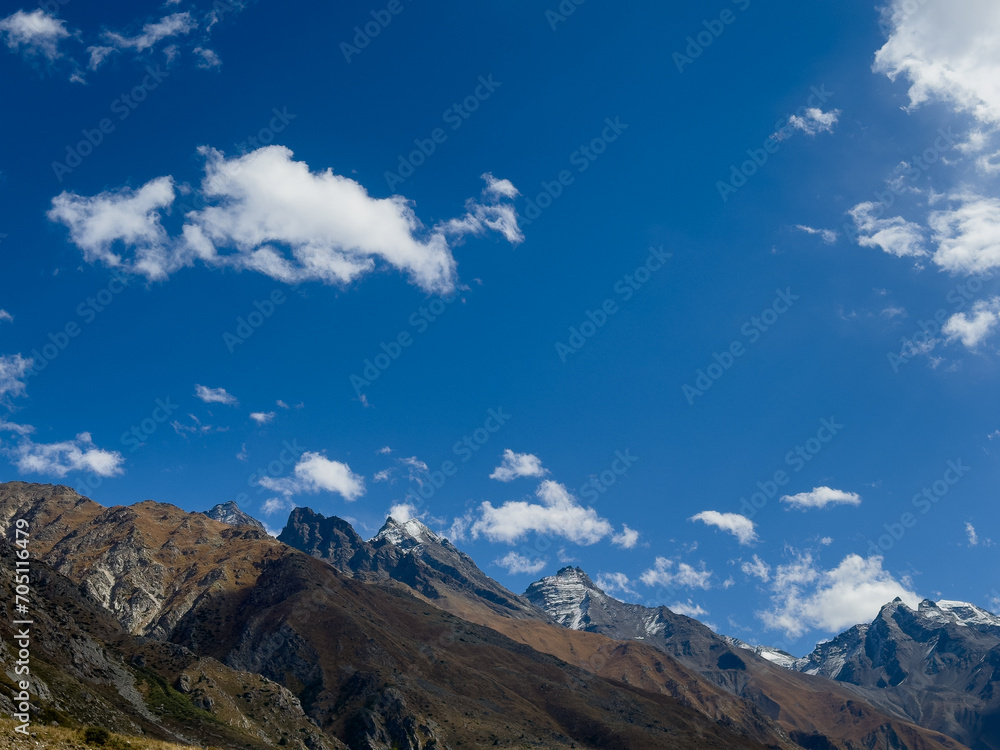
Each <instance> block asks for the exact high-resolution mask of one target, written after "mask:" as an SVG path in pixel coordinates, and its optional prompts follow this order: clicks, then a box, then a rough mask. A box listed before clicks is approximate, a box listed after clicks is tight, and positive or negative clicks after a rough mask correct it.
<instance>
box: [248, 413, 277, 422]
mask: <svg viewBox="0 0 1000 750" xmlns="http://www.w3.org/2000/svg"><path fill="white" fill-rule="evenodd" d="M274 417H275V413H274V412H273V411H266V412H265V411H254V412H250V419H252V420H253V421H254V422H256V423H257V424H259V425H265V424H267V423H268V422H270V421H271V420H273V419H274Z"/></svg>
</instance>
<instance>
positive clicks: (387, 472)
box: [372, 469, 393, 482]
mask: <svg viewBox="0 0 1000 750" xmlns="http://www.w3.org/2000/svg"><path fill="white" fill-rule="evenodd" d="M392 471H393V470H392V469H382V471H377V472H375V476H373V477H372V481H373V482H388V481H389V480H390V479H391V478H392Z"/></svg>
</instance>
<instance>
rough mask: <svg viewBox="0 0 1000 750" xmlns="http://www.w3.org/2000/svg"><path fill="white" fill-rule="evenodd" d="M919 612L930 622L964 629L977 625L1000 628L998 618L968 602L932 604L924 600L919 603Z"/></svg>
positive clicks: (947, 600)
mask: <svg viewBox="0 0 1000 750" xmlns="http://www.w3.org/2000/svg"><path fill="white" fill-rule="evenodd" d="M919 612H920V614H921V615H922V616H923V617H925V618H927V619H930V620H938V621H945V622H952V623H955V624H956V625H964V626H966V627H968V626H978V625H985V626H987V627H1000V617H998V616H997V615H995V614H993V613H992V612H987V611H986V610H985V609H982V608H981V607H977V606H976V605H975V604H970V603H969V602H957V601H952V600H950V599H942V600H941V601H938V602H932V601H930V600H929V599H925V600H924V601H922V602H920V609H919Z"/></svg>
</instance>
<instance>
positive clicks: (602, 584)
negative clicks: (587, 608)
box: [594, 573, 637, 596]
mask: <svg viewBox="0 0 1000 750" xmlns="http://www.w3.org/2000/svg"><path fill="white" fill-rule="evenodd" d="M594 583H596V584H597V587H598V588H599V589H601V590H602V591H603V592H604V593H606V594H611V593H613V592H615V591H621V592H622V593H623V594H632V595H633V596H636V595H637V592H636V590H635V589H634V588H632V581H631V580H630V579H629V577H628V576H627V575H625V574H624V573H601V574H600V575H599V576H597V580H596V581H594Z"/></svg>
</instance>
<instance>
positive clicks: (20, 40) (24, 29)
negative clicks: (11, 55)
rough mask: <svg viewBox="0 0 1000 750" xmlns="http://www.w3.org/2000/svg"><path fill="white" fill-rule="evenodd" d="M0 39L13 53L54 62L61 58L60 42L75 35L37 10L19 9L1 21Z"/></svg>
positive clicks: (43, 12)
mask: <svg viewBox="0 0 1000 750" xmlns="http://www.w3.org/2000/svg"><path fill="white" fill-rule="evenodd" d="M0 36H2V37H3V40H4V43H5V44H6V45H7V46H8V47H9V48H10V49H11V50H13V51H14V52H22V53H24V54H27V55H41V56H42V57H45V58H46V59H48V60H49V61H50V62H52V61H55V60H56V59H58V58H59V57H61V56H62V53H61V52H60V51H59V42H60V41H62V40H63V39H68V38H69V37H70V36H72V34H70V32H69V31H67V29H66V23H65V22H64V21H61V20H60V19H58V18H56V17H55V16H50V15H49V14H48V13H46V12H45V11H43V10H40V9H38V10H33V11H31V12H30V13H25V12H24V11H23V10H19V11H17V12H16V13H13V14H11V15H9V16H7V17H6V18H2V19H0Z"/></svg>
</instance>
